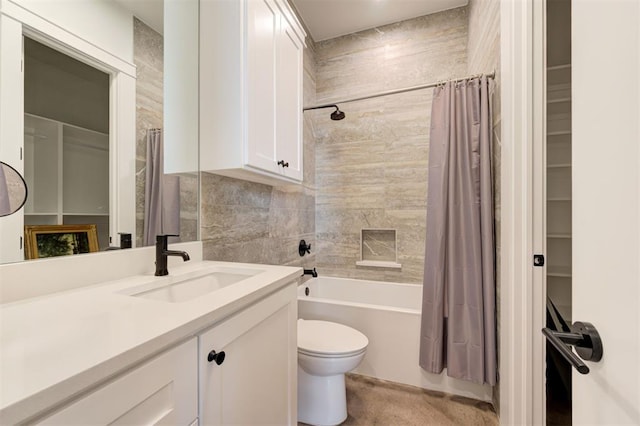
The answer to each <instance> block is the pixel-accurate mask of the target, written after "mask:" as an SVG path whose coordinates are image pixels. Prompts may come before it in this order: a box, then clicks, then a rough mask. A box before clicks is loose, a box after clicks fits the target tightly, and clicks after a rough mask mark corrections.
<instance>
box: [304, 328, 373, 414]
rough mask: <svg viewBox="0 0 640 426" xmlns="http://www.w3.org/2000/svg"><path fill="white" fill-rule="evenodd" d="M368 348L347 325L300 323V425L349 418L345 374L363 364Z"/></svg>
mask: <svg viewBox="0 0 640 426" xmlns="http://www.w3.org/2000/svg"><path fill="white" fill-rule="evenodd" d="M368 344H369V339H367V336H365V335H364V334H362V333H360V332H359V331H358V330H354V329H353V328H351V327H347V326H346V325H342V324H336V323H334V322H328V321H315V320H303V319H299V320H298V421H300V422H303V423H307V424H310V425H316V426H329V425H337V424H340V423H342V422H343V421H344V420H345V419H346V418H347V396H346V391H345V383H344V373H346V372H348V371H351V370H353V369H354V368H356V367H357V366H358V364H360V362H361V361H362V358H364V353H365V350H366V349H367V345H368Z"/></svg>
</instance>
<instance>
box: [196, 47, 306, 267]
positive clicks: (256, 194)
mask: <svg viewBox="0 0 640 426" xmlns="http://www.w3.org/2000/svg"><path fill="white" fill-rule="evenodd" d="M314 54H315V52H314V46H313V44H312V42H311V41H310V40H308V48H307V49H305V56H304V81H303V83H304V104H305V105H309V104H313V103H315V92H316V88H315V80H316V70H315V59H314ZM303 132H304V133H303V137H304V151H303V156H304V184H303V185H298V186H295V185H294V186H282V187H272V186H269V185H263V184H259V183H253V182H248V181H243V180H238V179H233V178H229V177H224V176H218V175H214V174H210V173H202V174H201V185H202V186H201V189H202V191H201V217H202V222H201V227H200V230H201V239H202V241H203V245H204V258H205V259H207V260H222V261H234V262H251V263H266V264H278V265H292V266H303V267H305V268H313V267H314V266H315V261H316V253H317V250H318V248H317V246H316V242H315V192H316V191H315V140H314V137H313V123H312V121H311V119H310V116H308V115H307V114H306V113H305V116H304V127H303ZM301 239H304V240H305V241H306V242H307V243H310V244H311V254H310V255H309V254H307V255H305V256H304V257H300V255H299V254H298V243H299V241H300V240H301Z"/></svg>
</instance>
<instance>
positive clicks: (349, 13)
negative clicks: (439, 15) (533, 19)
mask: <svg viewBox="0 0 640 426" xmlns="http://www.w3.org/2000/svg"><path fill="white" fill-rule="evenodd" d="M290 1H291V2H292V3H293V5H294V7H295V8H296V9H297V11H298V14H299V15H300V17H301V18H302V20H303V21H304V24H305V25H306V27H307V29H308V30H309V32H310V33H311V34H310V35H311V38H313V40H314V41H322V40H328V39H330V38H334V37H339V36H343V35H346V34H351V33H355V32H358V31H362V30H367V29H370V28H375V27H379V26H382V25H386V24H391V23H394V22H399V21H404V20H406V19H411V18H416V17H418V16H423V15H429V14H431V13H435V12H441V11H443V10H447V9H453V8H456V7H460V6H465V5H466V4H467V3H469V0H290Z"/></svg>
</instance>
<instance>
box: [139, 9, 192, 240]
mask: <svg viewBox="0 0 640 426" xmlns="http://www.w3.org/2000/svg"><path fill="white" fill-rule="evenodd" d="M133 43H134V49H133V55H134V58H133V62H134V64H135V65H136V73H137V78H136V236H135V238H136V246H138V247H140V246H142V234H143V226H144V187H145V171H146V158H147V157H146V156H147V130H148V129H154V128H162V127H163V126H162V124H163V117H162V115H163V75H164V73H163V69H164V60H163V39H162V35H160V34H158V33H157V32H155V31H154V30H153V29H151V28H150V27H149V26H147V25H146V24H144V23H143V22H142V21H140V20H138V19H136V18H134V22H133ZM197 239H198V176H197V175H195V174H191V175H190V174H184V175H180V241H195V240H197Z"/></svg>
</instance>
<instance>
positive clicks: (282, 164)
mask: <svg viewBox="0 0 640 426" xmlns="http://www.w3.org/2000/svg"><path fill="white" fill-rule="evenodd" d="M278 166H282V167H289V163H288V162H287V163H285V162H284V160H280V161H278Z"/></svg>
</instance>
